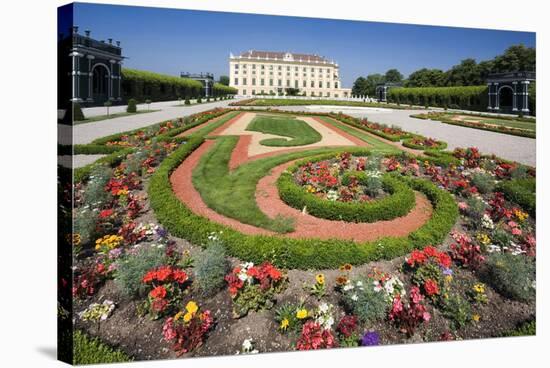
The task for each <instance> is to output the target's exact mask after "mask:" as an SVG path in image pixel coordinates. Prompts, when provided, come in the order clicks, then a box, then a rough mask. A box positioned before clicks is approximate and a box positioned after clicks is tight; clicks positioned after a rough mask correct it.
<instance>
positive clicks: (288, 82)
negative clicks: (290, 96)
mask: <svg viewBox="0 0 550 368" xmlns="http://www.w3.org/2000/svg"><path fill="white" fill-rule="evenodd" d="M286 86H287V87H290V79H287V80H286Z"/></svg>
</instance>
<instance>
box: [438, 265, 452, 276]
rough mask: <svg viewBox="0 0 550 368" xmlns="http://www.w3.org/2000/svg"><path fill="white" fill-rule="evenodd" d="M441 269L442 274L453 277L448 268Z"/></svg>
mask: <svg viewBox="0 0 550 368" xmlns="http://www.w3.org/2000/svg"><path fill="white" fill-rule="evenodd" d="M441 269H442V271H443V274H444V275H445V276H452V275H453V270H451V269H450V268H445V267H442V268H441Z"/></svg>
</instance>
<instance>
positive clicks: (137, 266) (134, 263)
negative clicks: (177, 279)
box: [115, 245, 166, 297]
mask: <svg viewBox="0 0 550 368" xmlns="http://www.w3.org/2000/svg"><path fill="white" fill-rule="evenodd" d="M165 262H166V255H165V252H164V250H163V249H161V248H158V247H155V246H148V245H143V246H142V247H140V248H138V250H137V251H136V252H135V253H133V254H132V253H131V254H126V255H124V256H122V257H121V258H119V259H118V260H117V262H116V266H117V267H116V272H115V283H116V285H117V286H118V287H119V289H120V290H121V291H122V292H123V293H124V294H126V295H128V296H131V297H138V296H140V295H142V294H143V293H144V292H146V291H147V289H148V287H147V285H145V284H143V282H142V279H143V276H144V275H145V274H146V273H147V271H149V270H150V269H152V268H155V267H158V266H161V265H163V264H164V263H165Z"/></svg>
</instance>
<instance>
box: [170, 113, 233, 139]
mask: <svg viewBox="0 0 550 368" xmlns="http://www.w3.org/2000/svg"><path fill="white" fill-rule="evenodd" d="M230 112H231V111H228V112H227V113H225V114H223V115H220V116H217V117H215V118H214V119H210V120H208V121H207V122H205V123H204V124H199V125H197V126H195V127H193V128H191V129H187V130H186V131H184V132H182V133H180V134H178V135H177V137H187V136H188V135H191V134H193V133H195V132H196V131H197V130H200V129H202V128H204V127H205V126H206V125H208V124H212V123H215V122H216V121H218V120H220V119H223V117H225V116H226V115H227V114H229V113H230ZM242 114H243V113H242V112H241V113H240V114H237V115H236V116H235V117H233V118H231V119H229V120H228V121H227V122H226V123H225V124H223V125H222V126H221V127H223V129H225V128H227V126H228V124H229V123H233V122H234V121H236V120H237V119H238V118H239V117H240V116H241V115H242ZM219 129H220V128H217V129H216V130H214V132H220V130H219ZM214 132H212V133H211V134H210V135H212V134H213V133H214Z"/></svg>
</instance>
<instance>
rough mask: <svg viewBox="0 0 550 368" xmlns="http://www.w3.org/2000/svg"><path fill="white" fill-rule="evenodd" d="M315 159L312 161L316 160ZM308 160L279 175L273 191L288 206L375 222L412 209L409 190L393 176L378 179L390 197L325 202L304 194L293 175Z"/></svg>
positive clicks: (334, 217) (333, 217)
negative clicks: (277, 193)
mask: <svg viewBox="0 0 550 368" xmlns="http://www.w3.org/2000/svg"><path fill="white" fill-rule="evenodd" d="M318 160H319V159H316V160H315V161H318ZM310 161H311V160H301V161H300V162H298V163H297V164H295V165H293V166H292V167H291V168H289V169H288V170H287V171H286V172H284V173H283V174H281V176H279V179H278V180H277V188H278V189H279V196H280V197H281V199H282V200H283V201H284V202H285V203H286V204H288V205H289V206H291V207H294V208H296V209H299V210H301V209H303V208H304V207H307V212H308V213H309V214H311V215H313V216H315V217H320V218H324V219H328V220H343V221H347V222H376V221H382V220H391V219H394V218H396V217H400V216H404V215H406V214H407V213H409V211H410V210H411V209H412V208H413V207H414V205H415V195H414V192H413V190H412V189H411V188H409V187H408V186H407V185H406V184H405V183H403V182H402V181H401V180H399V178H398V177H397V176H395V175H391V174H385V175H384V176H383V177H382V183H383V186H384V189H385V190H387V191H388V192H389V193H390V195H389V196H387V197H385V198H382V199H379V200H375V201H372V202H365V203H349V202H338V201H329V200H326V199H322V198H319V197H317V196H316V195H314V194H312V193H307V192H305V191H304V189H303V188H302V187H300V186H299V185H298V184H296V183H295V181H294V178H293V173H294V172H296V170H297V169H298V168H299V167H300V166H301V165H303V164H305V163H307V162H310Z"/></svg>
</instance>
